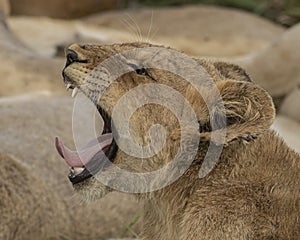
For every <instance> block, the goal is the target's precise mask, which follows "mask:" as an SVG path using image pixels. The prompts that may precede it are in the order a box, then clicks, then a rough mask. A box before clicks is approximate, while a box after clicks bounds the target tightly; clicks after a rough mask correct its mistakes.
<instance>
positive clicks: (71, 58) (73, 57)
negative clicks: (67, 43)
mask: <svg viewBox="0 0 300 240" xmlns="http://www.w3.org/2000/svg"><path fill="white" fill-rule="evenodd" d="M78 60H79V59H78V55H77V53H76V52H74V51H73V50H70V49H68V50H67V63H66V67H67V66H69V65H71V64H72V63H73V62H78Z"/></svg>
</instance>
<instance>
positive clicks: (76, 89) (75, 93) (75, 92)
mask: <svg viewBox="0 0 300 240" xmlns="http://www.w3.org/2000/svg"><path fill="white" fill-rule="evenodd" d="M77 93H78V88H77V87H75V88H74V89H73V92H72V98H74V97H76V95H77Z"/></svg>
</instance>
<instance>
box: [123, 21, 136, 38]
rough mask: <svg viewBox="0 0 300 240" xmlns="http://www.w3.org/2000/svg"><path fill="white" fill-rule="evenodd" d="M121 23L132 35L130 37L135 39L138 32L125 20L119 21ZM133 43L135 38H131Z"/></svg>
mask: <svg viewBox="0 0 300 240" xmlns="http://www.w3.org/2000/svg"><path fill="white" fill-rule="evenodd" d="M121 23H122V24H123V25H124V26H125V27H126V28H127V29H128V30H129V32H130V33H132V35H134V36H136V38H138V32H137V30H136V29H135V27H134V26H133V25H132V24H131V23H129V22H128V20H127V19H125V18H123V19H122V20H121ZM133 41H136V40H135V37H133Z"/></svg>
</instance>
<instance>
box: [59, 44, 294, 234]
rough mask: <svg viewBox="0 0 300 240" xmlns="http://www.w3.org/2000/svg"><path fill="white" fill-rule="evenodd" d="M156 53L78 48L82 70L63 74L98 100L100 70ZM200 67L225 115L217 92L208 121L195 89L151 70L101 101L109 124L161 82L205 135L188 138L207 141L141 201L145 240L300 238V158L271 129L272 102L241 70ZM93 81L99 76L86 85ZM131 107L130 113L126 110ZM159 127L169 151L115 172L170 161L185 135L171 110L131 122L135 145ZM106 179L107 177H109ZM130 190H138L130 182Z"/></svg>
mask: <svg viewBox="0 0 300 240" xmlns="http://www.w3.org/2000/svg"><path fill="white" fill-rule="evenodd" d="M151 46H152V45H150V44H146V43H126V44H116V45H109V46H95V45H85V46H79V45H75V44H74V45H72V46H70V47H69V50H72V51H73V52H75V53H76V54H77V57H78V62H76V61H74V63H73V64H72V65H70V66H68V67H66V68H65V70H64V74H65V75H66V76H67V77H68V79H69V80H70V81H71V83H72V84H74V85H75V86H76V87H78V88H79V89H80V90H81V91H82V92H83V93H84V94H85V95H87V96H88V97H89V98H90V99H91V100H93V101H95V99H97V98H95V97H97V94H99V92H97V89H96V88H95V87H94V85H97V84H99V83H100V82H101V78H99V77H97V76H96V75H93V74H94V73H92V71H93V69H94V68H95V67H96V66H97V65H98V64H100V63H101V62H102V61H104V59H107V58H109V57H111V56H113V55H114V54H118V53H122V52H123V51H128V50H131V49H135V48H137V49H138V48H146V47H151ZM133 58H134V57H133ZM127 60H128V61H129V59H127ZM80 61H81V62H80ZM83 61H84V62H83ZM172 61H173V60H172V58H170V63H171V64H175V63H174V62H172ZM195 61H196V62H197V63H198V64H199V68H203V69H204V70H205V71H206V72H207V73H208V74H209V76H210V77H211V79H212V80H213V82H214V83H215V85H216V87H217V89H218V90H219V92H220V96H221V97H222V100H223V103H224V110H222V109H221V108H220V106H219V102H214V99H216V95H215V92H213V91H212V92H209V93H208V94H209V100H211V104H215V105H214V106H213V110H212V111H211V112H210V113H211V114H213V116H212V118H210V116H209V111H208V107H207V105H206V103H207V102H206V103H205V102H204V100H203V98H202V96H200V94H199V93H198V92H197V91H196V89H195V88H194V87H193V86H191V85H190V84H188V83H187V82H186V81H185V80H184V79H182V78H180V77H178V76H176V75H172V74H171V73H168V72H165V71H163V70H159V69H147V70H146V71H147V72H146V74H142V75H140V74H138V73H137V72H134V71H133V72H130V73H127V74H124V75H122V76H121V77H119V78H118V79H117V80H116V81H115V82H113V83H112V84H111V85H110V86H109V87H108V88H107V89H106V91H105V92H104V94H103V95H102V97H101V99H100V100H99V101H98V102H95V103H96V104H97V105H98V106H101V108H103V109H104V110H105V111H106V112H107V114H108V115H110V116H112V112H113V108H114V106H115V105H116V104H117V102H118V100H119V99H120V98H121V96H123V95H124V94H125V93H126V92H128V91H129V90H130V89H133V88H135V87H137V86H140V85H142V84H146V83H151V82H153V81H154V82H155V83H159V84H164V85H167V86H170V87H172V88H174V89H175V90H177V91H179V92H180V93H181V94H182V95H183V96H184V97H185V99H186V100H187V101H188V102H189V104H190V105H191V106H192V108H193V109H195V113H196V115H197V120H198V122H199V132H198V135H197V134H195V133H191V135H190V139H195V138H197V137H200V143H199V146H198V152H197V154H196V157H195V159H194V161H193V162H192V164H191V166H190V167H189V168H188V170H187V171H186V172H185V173H184V174H183V175H182V176H181V177H180V178H179V179H178V180H176V181H175V182H173V183H172V184H170V185H169V186H167V187H165V188H163V189H161V190H157V191H154V192H149V193H141V194H137V198H138V199H140V200H141V201H143V202H144V228H143V232H142V239H145V240H150V239H164V240H175V239H180V240H191V239H201V240H208V239H214V240H218V239H220V240H221V239H224V240H225V239H228V240H254V239H255V240H267V239H278V240H286V239H291V240H292V239H293V240H297V239H299V238H300V221H299V214H300V190H299V185H300V174H299V173H300V157H299V155H297V154H296V153H295V152H294V151H292V150H291V149H289V148H288V147H287V146H286V144H285V143H284V142H283V141H282V140H281V139H280V138H278V136H276V134H275V133H274V132H273V131H272V130H270V129H269V128H270V126H271V124H272V122H273V120H274V114H275V110H274V106H273V103H272V99H271V97H270V96H269V95H268V93H267V92H265V91H264V90H263V89H262V88H260V87H259V86H257V85H256V84H255V83H253V82H252V81H251V79H250V77H249V76H248V75H247V74H246V73H245V71H244V70H243V69H241V68H240V67H238V66H236V65H232V64H227V63H223V62H211V61H207V60H205V59H195ZM181 64H182V65H184V63H181ZM179 65H180V64H179ZM139 66H142V63H139ZM178 67H179V66H178ZM89 74H90V75H89ZM88 75H89V76H92V77H91V78H86V77H87V76H88ZM86 79H88V80H86ZM147 94H148V93H147V92H145V95H147ZM208 104H210V103H208ZM130 107H131V105H130V104H129V105H128V109H130ZM182 110H184V106H182ZM222 111H223V112H222ZM222 114H225V115H226V120H227V131H226V137H225V140H224V144H225V146H224V149H223V151H222V153H221V156H220V158H219V160H218V163H217V165H216V166H215V167H214V169H213V170H212V171H211V172H210V173H209V174H208V175H207V176H205V177H203V178H199V171H200V168H201V166H202V164H203V160H204V158H205V155H206V152H207V150H208V146H209V141H212V142H213V144H215V145H219V144H220V142H218V141H219V140H218V139H213V138H212V133H213V131H215V132H216V133H217V134H218V130H220V129H216V130H213V129H212V127H211V126H212V124H213V123H212V122H211V121H215V124H217V125H218V124H219V123H218V119H219V118H218V116H220V115H222ZM113 120H114V121H119V120H120V119H113ZM120 121H121V120H120ZM154 123H159V124H161V125H163V126H164V127H165V129H166V130H167V132H168V135H167V140H166V143H165V146H164V148H163V149H162V151H161V152H159V154H157V155H156V156H154V157H151V158H147V159H144V160H143V164H137V159H136V157H132V156H130V155H128V154H126V153H125V152H123V151H122V150H120V149H119V150H118V152H117V154H116V156H115V158H114V164H115V165H117V166H118V167H120V168H124V169H126V170H130V171H134V172H149V171H153V170H157V169H159V168H161V167H162V166H164V165H165V164H167V163H169V162H170V161H171V160H172V158H173V157H174V156H175V155H176V152H177V149H178V147H179V146H180V126H179V123H178V121H177V120H176V117H175V116H174V115H173V114H172V113H171V111H169V110H168V109H165V108H163V107H161V106H156V105H154V104H148V105H145V106H143V108H141V109H138V110H137V111H136V112H135V113H134V114H133V115H132V117H131V118H130V127H131V128H130V130H131V131H132V134H131V136H132V138H133V139H134V141H135V142H136V143H137V144H139V145H147V144H148V143H149V137H147V136H148V135H147V133H148V130H149V128H150V127H151V125H152V124H154ZM184 144H185V147H186V148H188V147H190V146H191V145H192V144H193V143H192V141H191V140H184ZM101 174H104V175H105V171H104V172H102V173H101ZM158 180H159V179H158ZM128 184H134V183H131V182H130V179H129V180H128ZM74 188H75V190H76V191H78V192H79V193H80V194H82V195H83V196H84V198H86V199H96V198H100V197H103V196H104V195H105V194H106V193H108V192H109V191H111V190H112V189H110V188H109V187H107V186H104V185H103V184H102V183H100V182H99V181H97V180H96V179H95V178H90V179H86V180H84V182H81V183H78V184H75V185H74Z"/></svg>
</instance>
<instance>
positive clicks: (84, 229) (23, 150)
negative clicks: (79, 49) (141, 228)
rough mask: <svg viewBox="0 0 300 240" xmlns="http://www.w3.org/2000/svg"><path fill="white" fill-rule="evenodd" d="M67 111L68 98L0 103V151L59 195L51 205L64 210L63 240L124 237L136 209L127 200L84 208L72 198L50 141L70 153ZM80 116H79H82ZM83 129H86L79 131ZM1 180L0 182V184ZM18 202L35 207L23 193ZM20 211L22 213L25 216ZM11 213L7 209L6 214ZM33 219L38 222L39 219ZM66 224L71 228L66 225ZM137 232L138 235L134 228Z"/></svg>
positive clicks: (115, 196)
mask: <svg viewBox="0 0 300 240" xmlns="http://www.w3.org/2000/svg"><path fill="white" fill-rule="evenodd" d="M35 95H38V94H35ZM72 110H73V100H72V99H71V98H65V97H62V98H53V97H51V98H49V97H32V98H30V97H29V96H27V97H26V98H24V97H22V98H20V97H7V98H0V115H1V120H0V142H1V145H0V152H4V153H6V154H10V155H14V156H15V157H16V158H18V159H19V160H20V161H21V162H22V164H24V165H26V166H27V168H28V169H29V170H27V171H30V172H31V173H32V174H34V175H35V176H37V177H38V178H39V179H40V180H39V181H41V183H43V182H44V183H45V186H44V189H46V190H47V191H51V192H53V193H55V194H56V195H57V196H58V200H55V203H53V204H58V205H60V204H61V205H63V206H65V209H66V210H65V211H64V212H66V214H67V216H68V219H67V220H66V224H64V225H63V226H64V228H63V229H62V230H66V231H64V237H65V238H67V239H105V238H109V237H116V236H118V235H120V234H121V233H122V232H123V230H124V227H125V226H126V225H127V224H128V223H129V222H130V218H131V216H132V217H133V216H134V215H135V214H136V212H137V211H139V210H140V209H139V207H138V205H137V203H136V202H135V201H134V200H133V199H132V198H131V197H130V196H129V195H126V194H121V193H111V194H109V195H107V196H106V197H105V198H103V199H101V200H100V201H96V202H93V203H90V204H88V205H86V204H83V203H82V200H81V199H80V198H79V197H77V196H76V195H75V196H74V191H73V189H72V187H71V184H70V182H69V180H68V178H67V175H68V172H69V170H68V167H67V166H66V164H65V162H64V161H63V159H61V157H60V156H59V155H58V153H57V151H56V149H55V146H54V138H55V137H56V136H60V137H61V139H62V140H63V141H64V142H65V143H66V145H68V146H70V148H72V146H73V147H74V143H73V136H72ZM84 115H85V113H84V111H82V115H81V117H84ZM100 127H101V126H100ZM84 129H85V126H83V130H84ZM0 169H1V167H0ZM2 176H3V175H2ZM4 176H5V175H4ZM3 181H4V179H3V177H2V180H1V182H3ZM34 186H35V185H34ZM42 195H43V194H41V196H42ZM1 196H2V194H1ZM23 197H24V201H28V202H30V203H31V202H34V201H33V200H32V199H31V195H30V194H27V195H26V194H24V196H23ZM45 197H49V196H48V195H47V196H45ZM53 201H54V200H53ZM30 206H31V205H29V206H28V207H30ZM51 206H52V205H51ZM51 206H50V207H51ZM50 209H51V208H50ZM60 209H61V208H59V209H57V210H53V214H56V215H57V216H59V211H61V210H60ZM0 211H1V205H0ZM25 211H27V209H25V210H24V213H25ZM13 213H14V212H13V210H11V214H13ZM21 213H22V212H21ZM8 214H9V213H8ZM56 215H55V216H56ZM53 218H54V219H53V221H56V220H57V222H58V223H60V220H59V219H56V217H53ZM34 220H35V221H37V222H39V220H38V219H34ZM68 222H69V223H70V224H67V223H68ZM1 223H2V220H1ZM16 224H18V223H17V222H16ZM1 225H2V224H1ZM37 227H40V226H39V225H38V226H37ZM135 227H138V226H135ZM136 231H137V232H138V229H136ZM0 239H1V238H0ZM36 239H46V238H36ZM47 239H48V238H47ZM1 240H2V239H1Z"/></svg>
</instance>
